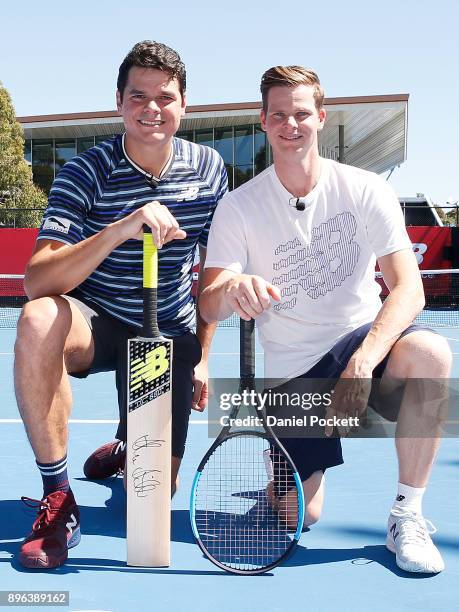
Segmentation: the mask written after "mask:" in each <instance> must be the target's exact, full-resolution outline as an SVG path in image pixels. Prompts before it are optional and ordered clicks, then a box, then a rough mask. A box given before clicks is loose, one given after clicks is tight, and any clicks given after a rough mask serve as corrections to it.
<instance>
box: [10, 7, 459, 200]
mask: <svg viewBox="0 0 459 612" xmlns="http://www.w3.org/2000/svg"><path fill="white" fill-rule="evenodd" d="M0 22H1V24H2V26H1V35H0V81H2V83H3V85H4V86H5V87H6V88H7V89H8V91H9V92H10V94H11V97H12V99H13V104H14V107H15V109H16V114H17V116H24V115H41V114H53V113H74V112H83V111H102V110H113V109H114V108H115V83H116V77H117V73H118V68H119V65H120V63H121V61H122V59H123V57H124V56H125V55H126V53H127V52H128V51H129V49H130V48H131V47H132V46H133V44H135V43H136V42H138V41H139V40H144V39H153V40H158V41H160V42H164V43H166V44H168V45H169V46H171V47H173V48H174V49H176V50H177V51H178V52H179V53H180V55H181V57H182V60H183V61H184V62H185V64H186V67H187V81H188V87H187V89H188V104H191V105H193V104H216V103H223V102H249V101H256V100H259V99H260V94H259V81H260V77H261V75H262V73H263V72H264V71H265V70H266V69H267V68H269V67H271V66H273V65H276V64H284V65H287V64H300V65H303V66H307V67H311V68H313V69H314V70H316V72H318V74H319V76H320V79H321V82H322V85H323V86H324V89H325V93H326V96H329V97H335V96H336V97H339V96H366V95H380V94H396V93H408V94H410V100H409V106H408V154H407V161H406V162H405V163H403V164H402V165H401V166H400V167H399V168H397V169H395V171H394V172H393V174H392V176H391V178H390V183H391V184H392V186H393V187H394V189H395V191H396V192H397V194H398V195H399V196H414V195H416V193H418V192H420V193H424V194H426V195H428V196H430V197H431V199H432V200H433V201H434V202H436V203H437V204H439V205H444V204H445V202H446V201H447V200H448V199H450V200H452V201H456V200H458V199H459V179H458V174H459V172H458V162H459V152H458V147H459V121H458V118H457V117H458V115H457V111H456V105H457V102H458V100H459V78H458V73H459V70H458V65H459V30H458V27H457V24H458V23H459V2H458V1H457V0H437V1H436V2H432V0H429V1H428V2H427V1H426V0H386V1H385V2H376V1H375V0H365V1H362V0H347V1H346V2H343V1H342V0H340V1H339V0H327V2H323V3H321V2H319V1H318V0H314V2H311V1H309V0H303V1H297V0H283V2H278V1H276V0H274V3H273V1H270V0H264V1H263V2H259V1H251V0H245V1H242V0H233V1H231V2H228V1H226V2H221V3H217V2H215V0H214V1H213V2H210V1H209V0H204V1H199V0H194V1H193V2H183V3H182V2H178V1H175V2H174V1H172V2H169V3H166V2H161V3H160V2H155V1H154V0H150V1H144V2H140V1H139V0H129V2H126V1H125V2H119V1H117V0H110V1H108V0H90V1H89V0H79V1H78V2H76V3H75V2H73V3H69V2H68V3H64V2H62V1H59V2H57V1H55V0H47V1H45V2H36V1H33V2H32V1H30V0H23V1H22V2H9V3H7V4H6V3H5V4H2V8H0Z"/></svg>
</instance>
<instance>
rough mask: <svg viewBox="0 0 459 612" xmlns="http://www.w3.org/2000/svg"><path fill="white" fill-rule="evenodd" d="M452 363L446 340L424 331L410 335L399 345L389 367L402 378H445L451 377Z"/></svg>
mask: <svg viewBox="0 0 459 612" xmlns="http://www.w3.org/2000/svg"><path fill="white" fill-rule="evenodd" d="M391 361H392V363H391ZM452 361H453V356H452V353H451V349H450V347H449V344H448V341H447V340H446V338H443V336H440V335H437V334H433V333H431V332H424V331H422V332H417V333H413V334H409V335H408V336H405V337H404V338H403V339H402V340H401V341H399V342H398V343H397V345H396V347H395V350H394V358H393V359H392V355H391V360H390V361H389V366H390V370H391V371H392V373H393V374H394V375H395V376H396V377H400V378H445V377H448V376H449V375H450V372H451V366H452Z"/></svg>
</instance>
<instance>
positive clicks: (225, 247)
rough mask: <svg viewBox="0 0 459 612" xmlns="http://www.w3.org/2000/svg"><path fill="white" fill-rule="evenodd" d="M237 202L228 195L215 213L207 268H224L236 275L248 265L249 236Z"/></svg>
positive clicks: (208, 249)
mask: <svg viewBox="0 0 459 612" xmlns="http://www.w3.org/2000/svg"><path fill="white" fill-rule="evenodd" d="M237 204H238V203H237V201H236V200H235V198H234V196H233V195H232V194H231V193H228V194H226V195H225V196H224V197H223V199H222V201H221V202H220V204H219V205H218V207H217V210H216V211H215V215H214V219H213V221H212V226H211V228H210V234H209V241H208V245H207V255H206V265H205V267H206V268H223V269H225V270H230V271H232V272H235V273H236V274H241V273H242V272H244V270H245V268H246V265H247V235H246V232H245V223H244V219H243V216H242V215H241V213H240V211H239V208H238V205H237Z"/></svg>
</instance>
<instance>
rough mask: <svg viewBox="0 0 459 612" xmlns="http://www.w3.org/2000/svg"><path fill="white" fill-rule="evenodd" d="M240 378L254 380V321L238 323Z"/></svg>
mask: <svg viewBox="0 0 459 612" xmlns="http://www.w3.org/2000/svg"><path fill="white" fill-rule="evenodd" d="M239 344H240V366H239V367H240V377H241V379H242V380H245V379H247V378H255V321H254V320H253V319H250V321H244V320H243V319H241V320H240V322H239Z"/></svg>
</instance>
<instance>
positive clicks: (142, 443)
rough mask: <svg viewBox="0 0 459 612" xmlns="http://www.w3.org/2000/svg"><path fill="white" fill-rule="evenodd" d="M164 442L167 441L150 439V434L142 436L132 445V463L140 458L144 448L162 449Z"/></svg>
mask: <svg viewBox="0 0 459 612" xmlns="http://www.w3.org/2000/svg"><path fill="white" fill-rule="evenodd" d="M164 442H165V440H154V439H152V438H149V437H148V434H145V435H143V436H140V438H137V440H135V441H134V442H133V443H132V450H133V451H134V454H133V456H132V463H135V462H136V460H137V459H138V458H139V457H140V453H139V451H140V450H142V448H161V446H162V445H163V444H164Z"/></svg>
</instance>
